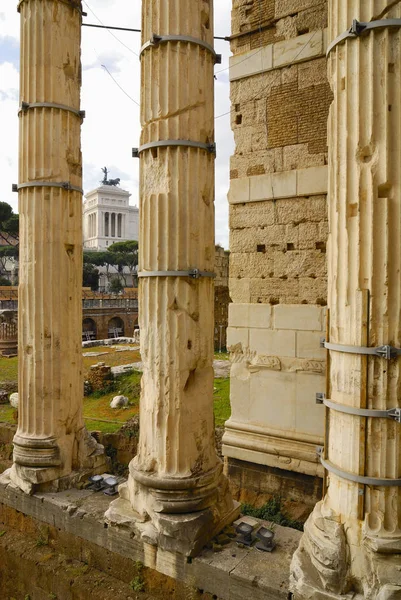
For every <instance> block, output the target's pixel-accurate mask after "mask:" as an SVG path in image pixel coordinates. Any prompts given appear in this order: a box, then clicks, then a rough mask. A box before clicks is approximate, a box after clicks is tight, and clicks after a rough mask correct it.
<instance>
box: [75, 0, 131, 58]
mask: <svg viewBox="0 0 401 600" xmlns="http://www.w3.org/2000/svg"><path fill="white" fill-rule="evenodd" d="M83 1H84V2H85V4H86V6H87V7H88V9H89V10H90V11H91V13H92V14H93V16H94V17H95V19H97V20H98V21H99V23H100V25H101V28H102V29H107V31H108V32H109V34H110V35H111V36H113V38H114V39H115V40H117V42H119V43H120V44H121V45H122V46H124V48H126V49H127V50H129V51H130V52H132V54H134V55H135V56H137V57H138V58H139V54H138V53H137V52H135V50H132V48H130V47H129V46H127V44H124V42H123V41H121V40H120V38H118V37H117V36H116V35H114V33H113V32H112V31H110V29H115V28H114V27H113V28H111V27H107V25H105V24H104V23H103V21H101V20H100V19H99V17H98V16H97V14H96V13H95V12H93V10H92V8H91V7H90V6H89V4H88V3H87V1H86V0H83ZM93 26H94V27H96V25H93ZM120 29H121V30H122V28H120Z"/></svg>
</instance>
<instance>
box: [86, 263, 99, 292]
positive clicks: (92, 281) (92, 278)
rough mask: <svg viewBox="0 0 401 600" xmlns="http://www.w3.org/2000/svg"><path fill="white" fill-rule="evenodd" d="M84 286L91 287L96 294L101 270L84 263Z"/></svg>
mask: <svg viewBox="0 0 401 600" xmlns="http://www.w3.org/2000/svg"><path fill="white" fill-rule="evenodd" d="M82 285H83V287H90V288H91V290H93V291H94V292H95V291H96V290H97V289H98V287H99V269H97V268H96V267H95V266H93V265H91V264H90V263H84V268H83V278H82Z"/></svg>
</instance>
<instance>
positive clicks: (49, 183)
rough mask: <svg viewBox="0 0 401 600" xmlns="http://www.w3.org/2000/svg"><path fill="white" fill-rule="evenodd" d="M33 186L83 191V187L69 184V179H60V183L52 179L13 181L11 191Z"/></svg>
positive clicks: (81, 192)
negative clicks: (25, 181) (24, 181)
mask: <svg viewBox="0 0 401 600" xmlns="http://www.w3.org/2000/svg"><path fill="white" fill-rule="evenodd" d="M34 187H54V188H61V189H63V190H67V191H71V192H79V193H80V194H83V193H84V191H83V189H81V188H79V187H77V186H75V185H71V183H70V182H69V181H62V182H61V183H57V182H53V181H31V182H29V183H20V184H17V183H13V185H12V191H13V192H18V191H19V190H23V189H25V188H34Z"/></svg>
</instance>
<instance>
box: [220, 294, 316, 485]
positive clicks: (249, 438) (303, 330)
mask: <svg viewBox="0 0 401 600" xmlns="http://www.w3.org/2000/svg"><path fill="white" fill-rule="evenodd" d="M229 322H230V326H229V328H228V331H227V338H228V340H227V344H228V346H229V348H230V351H231V361H232V368H231V408H232V413H231V417H230V419H229V421H227V423H226V432H225V435H224V438H223V454H224V455H225V456H226V457H230V458H233V459H237V460H242V461H244V460H245V461H249V462H255V463H257V464H260V465H265V466H269V467H275V468H280V469H285V470H288V471H296V472H298V473H303V474H305V475H311V476H316V475H318V476H321V475H322V474H323V470H322V467H321V466H320V464H319V462H318V459H317V455H316V446H319V445H322V443H323V414H324V413H323V410H322V407H321V406H317V405H316V404H315V396H316V392H319V391H324V390H325V350H323V349H321V348H320V339H321V337H322V336H324V328H325V309H324V308H321V307H319V306H302V305H283V304H282V305H277V306H274V307H273V306H271V305H269V304H231V305H230V314H229Z"/></svg>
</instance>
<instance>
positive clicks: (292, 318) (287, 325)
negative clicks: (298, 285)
mask: <svg viewBox="0 0 401 600" xmlns="http://www.w3.org/2000/svg"><path fill="white" fill-rule="evenodd" d="M273 310H274V327H275V328H276V329H290V330H300V331H302V330H305V331H322V326H323V309H322V308H321V307H320V306H307V305H301V304H293V305H290V304H279V305H277V306H275V307H274V309H273ZM294 356H295V354H294Z"/></svg>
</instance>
